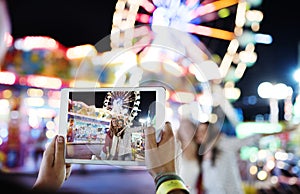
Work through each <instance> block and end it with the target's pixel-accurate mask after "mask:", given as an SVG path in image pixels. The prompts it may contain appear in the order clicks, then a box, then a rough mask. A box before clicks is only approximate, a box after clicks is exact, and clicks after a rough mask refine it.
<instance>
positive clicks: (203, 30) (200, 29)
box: [187, 24, 234, 40]
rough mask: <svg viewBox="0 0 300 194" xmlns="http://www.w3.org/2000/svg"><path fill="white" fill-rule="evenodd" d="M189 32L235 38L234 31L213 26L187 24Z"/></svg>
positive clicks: (228, 38)
mask: <svg viewBox="0 0 300 194" xmlns="http://www.w3.org/2000/svg"><path fill="white" fill-rule="evenodd" d="M187 29H188V32H190V33H196V34H199V35H203V36H210V37H213V38H219V39H224V40H232V39H233V38H234V33H233V32H230V31H226V30H221V29H217V28H211V27H206V26H201V25H194V24H187Z"/></svg>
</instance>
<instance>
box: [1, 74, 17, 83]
mask: <svg viewBox="0 0 300 194" xmlns="http://www.w3.org/2000/svg"><path fill="white" fill-rule="evenodd" d="M15 81H16V76H15V74H13V73H11V72H6V71H5V72H4V71H3V72H0V84H6V85H13V84H14V83H15Z"/></svg>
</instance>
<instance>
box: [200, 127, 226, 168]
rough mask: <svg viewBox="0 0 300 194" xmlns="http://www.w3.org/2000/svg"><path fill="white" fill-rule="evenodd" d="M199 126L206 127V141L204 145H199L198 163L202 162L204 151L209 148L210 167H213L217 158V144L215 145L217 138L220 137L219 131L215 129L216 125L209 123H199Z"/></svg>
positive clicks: (218, 151)
mask: <svg viewBox="0 0 300 194" xmlns="http://www.w3.org/2000/svg"><path fill="white" fill-rule="evenodd" d="M200 124H206V125H207V139H206V141H205V142H204V143H202V144H199V154H198V155H199V156H200V162H202V160H203V154H201V153H204V152H205V151H206V149H209V147H211V149H212V150H211V153H212V155H211V158H210V159H211V165H212V166H215V165H216V160H217V158H218V156H219V154H220V153H221V152H220V149H219V148H218V144H217V141H216V140H217V138H218V137H219V135H220V131H219V130H218V129H217V128H216V127H217V125H215V124H212V123H209V122H205V123H200Z"/></svg>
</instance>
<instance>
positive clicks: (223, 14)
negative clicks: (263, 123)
mask: <svg viewBox="0 0 300 194" xmlns="http://www.w3.org/2000/svg"><path fill="white" fill-rule="evenodd" d="M261 2H262V0H204V1H199V0H118V1H117V3H116V6H115V13H114V15H113V24H112V29H111V48H112V50H114V49H119V48H128V47H133V46H135V48H134V52H135V53H136V54H137V55H138V56H145V55H146V54H145V53H147V52H149V50H151V49H150V47H151V46H149V45H151V44H152V43H153V42H155V36H152V34H153V31H155V30H153V29H154V27H156V26H163V27H167V28H172V29H176V30H179V31H183V32H186V33H188V34H190V35H191V36H193V37H195V39H198V40H199V42H201V43H202V44H198V45H202V46H201V47H200V48H198V49H197V50H196V52H198V53H199V55H201V57H202V58H203V59H204V60H206V59H207V58H208V56H207V52H206V51H205V50H208V51H209V52H210V53H211V54H212V56H210V57H212V59H213V61H214V63H216V64H217V65H218V68H219V72H220V74H221V77H222V78H223V79H224V80H231V81H237V80H239V79H240V78H241V77H242V76H243V74H244V72H245V70H246V68H247V67H251V66H252V65H253V64H254V63H255V62H256V60H257V55H256V53H255V43H257V42H259V37H262V36H263V35H262V34H258V33H257V31H258V30H259V27H260V26H259V23H260V22H261V21H262V19H263V14H262V12H260V11H259V10H253V8H255V7H258V6H259V5H260V4H261ZM228 18H229V19H228ZM226 20H227V21H226ZM225 21H226V22H225ZM228 21H231V23H229V22H228ZM129 29H130V30H129ZM262 38H266V37H262ZM173 40H174V39H173ZM211 40H217V41H219V42H220V43H225V44H226V48H225V50H226V51H225V53H223V54H224V55H223V56H220V53H217V50H218V45H217V46H215V47H217V48H216V49H215V50H211V49H210V48H209V45H208V44H209V41H211ZM179 44H181V43H179ZM179 44H177V45H176V46H177V47H178V45H179ZM137 45H138V46H137ZM203 45H204V47H206V48H204V47H203ZM182 47H185V48H188V47H189V46H188V45H182ZM207 48H208V49H207ZM181 66H183V65H181Z"/></svg>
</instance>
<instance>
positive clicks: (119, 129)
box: [118, 119, 125, 139]
mask: <svg viewBox="0 0 300 194" xmlns="http://www.w3.org/2000/svg"><path fill="white" fill-rule="evenodd" d="M119 121H122V123H123V126H122V128H118V132H120V131H121V130H122V129H124V127H125V121H124V119H118V122H119ZM124 133H125V130H123V131H122V133H121V134H120V137H121V139H123V137H124Z"/></svg>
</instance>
